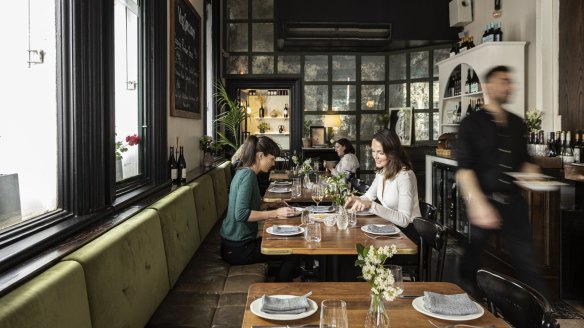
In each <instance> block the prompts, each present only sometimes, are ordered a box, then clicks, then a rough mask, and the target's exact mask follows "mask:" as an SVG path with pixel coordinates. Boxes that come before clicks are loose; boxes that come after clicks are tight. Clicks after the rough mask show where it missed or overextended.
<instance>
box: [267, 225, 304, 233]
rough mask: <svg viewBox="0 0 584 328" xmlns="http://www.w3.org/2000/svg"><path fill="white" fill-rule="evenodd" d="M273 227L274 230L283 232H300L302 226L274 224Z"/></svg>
mask: <svg viewBox="0 0 584 328" xmlns="http://www.w3.org/2000/svg"><path fill="white" fill-rule="evenodd" d="M272 229H274V232H281V233H291V232H300V227H296V226H292V227H287V226H279V225H273V228H272Z"/></svg>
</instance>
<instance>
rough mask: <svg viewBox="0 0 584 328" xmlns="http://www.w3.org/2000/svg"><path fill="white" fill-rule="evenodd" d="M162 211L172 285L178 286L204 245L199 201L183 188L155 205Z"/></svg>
mask: <svg viewBox="0 0 584 328" xmlns="http://www.w3.org/2000/svg"><path fill="white" fill-rule="evenodd" d="M150 208H153V209H155V210H156V211H157V212H158V216H159V218H160V224H161V228H162V240H163V242H164V251H165V254H166V263H167V266H168V278H169V281H170V285H171V286H174V284H175V283H176V280H177V279H178V277H179V276H180V274H181V272H182V271H183V269H184V268H185V267H186V265H187V263H189V261H190V259H191V258H192V257H193V255H194V254H195V252H196V250H197V248H199V245H200V244H201V237H200V234H199V222H198V220H197V211H196V209H195V199H194V198H193V192H192V191H191V188H189V187H181V188H178V189H177V190H175V191H174V192H172V193H170V194H169V195H167V196H165V197H164V198H162V199H161V200H159V201H157V202H156V203H154V204H152V205H151V206H150Z"/></svg>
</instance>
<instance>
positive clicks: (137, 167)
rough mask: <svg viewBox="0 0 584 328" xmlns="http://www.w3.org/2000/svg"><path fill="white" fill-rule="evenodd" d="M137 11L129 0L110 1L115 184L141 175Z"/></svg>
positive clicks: (137, 8)
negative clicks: (111, 15) (112, 43)
mask: <svg viewBox="0 0 584 328" xmlns="http://www.w3.org/2000/svg"><path fill="white" fill-rule="evenodd" d="M139 20H140V8H139V7H138V5H137V4H136V3H135V2H133V1H131V0H127V1H124V0H115V2H114V33H115V35H114V42H115V43H114V52H115V57H114V58H115V77H114V79H115V82H114V85H115V91H114V92H115V113H116V114H115V117H116V120H115V124H116V126H115V131H116V132H115V136H116V143H115V147H116V182H120V181H124V180H126V181H127V180H128V179H131V178H133V177H136V176H138V175H140V174H142V173H143V166H142V165H141V159H142V154H141V152H142V150H143V147H142V144H143V143H142V142H140V141H143V135H142V131H141V127H142V125H143V123H142V121H143V120H142V118H143V115H142V112H143V111H142V109H141V104H140V101H139V99H140V94H141V92H140V89H141V88H142V85H143V83H142V81H139V80H140V76H139V74H138V72H139V69H140V60H139V58H140V57H139V56H140V51H139V49H140V33H139Z"/></svg>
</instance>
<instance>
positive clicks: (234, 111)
mask: <svg viewBox="0 0 584 328" xmlns="http://www.w3.org/2000/svg"><path fill="white" fill-rule="evenodd" d="M215 90H216V92H215V93H214V94H213V95H214V96H215V97H216V98H217V107H218V108H219V109H221V111H220V114H218V115H217V118H216V119H215V120H214V121H213V122H214V123H215V124H216V126H217V135H218V136H219V140H217V144H218V146H220V147H230V148H233V150H237V149H238V148H239V135H240V133H239V132H240V129H241V122H243V121H244V120H245V119H246V118H247V113H246V111H245V110H246V109H245V106H241V104H240V103H238V102H237V101H235V100H232V99H231V98H230V97H229V94H228V93H227V89H226V88H225V85H223V83H221V82H217V83H215Z"/></svg>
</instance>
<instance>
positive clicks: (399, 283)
mask: <svg viewBox="0 0 584 328" xmlns="http://www.w3.org/2000/svg"><path fill="white" fill-rule="evenodd" d="M387 268H388V269H389V271H391V275H392V276H393V280H394V284H393V286H394V287H396V288H398V287H399V288H400V289H401V291H400V292H399V293H398V294H401V293H403V291H404V277H403V275H402V267H400V266H399V265H393V264H391V265H388V266H387Z"/></svg>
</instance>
